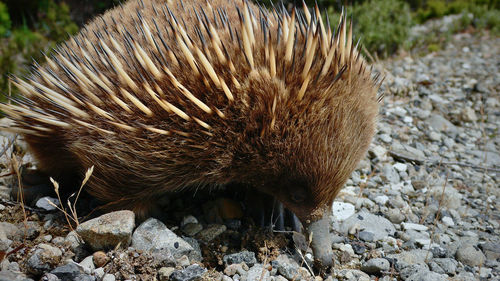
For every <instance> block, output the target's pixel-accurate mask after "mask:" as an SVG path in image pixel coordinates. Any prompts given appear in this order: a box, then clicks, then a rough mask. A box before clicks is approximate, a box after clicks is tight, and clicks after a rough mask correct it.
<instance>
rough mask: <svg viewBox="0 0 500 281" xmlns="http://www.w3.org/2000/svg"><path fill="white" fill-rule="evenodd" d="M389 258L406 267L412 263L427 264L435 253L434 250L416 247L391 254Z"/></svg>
mask: <svg viewBox="0 0 500 281" xmlns="http://www.w3.org/2000/svg"><path fill="white" fill-rule="evenodd" d="M387 258H388V259H393V260H395V263H396V264H399V265H400V266H403V267H404V266H407V265H411V264H426V263H427V261H428V260H429V261H430V260H431V259H432V258H433V255H432V252H429V251H426V250H419V249H415V250H411V251H407V252H401V253H399V254H389V255H387Z"/></svg>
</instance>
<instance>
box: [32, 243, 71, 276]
mask: <svg viewBox="0 0 500 281" xmlns="http://www.w3.org/2000/svg"><path fill="white" fill-rule="evenodd" d="M61 258H62V252H61V250H60V249H59V248H56V247H54V246H51V245H48V244H38V245H37V246H36V247H35V248H34V249H33V251H32V253H31V255H30V257H29V258H28V261H27V264H26V267H27V269H28V272H30V273H32V274H35V275H40V274H43V273H44V272H47V271H49V270H51V269H53V268H55V267H56V266H57V265H58V264H59V262H60V261H61Z"/></svg>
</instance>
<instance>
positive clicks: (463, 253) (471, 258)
mask: <svg viewBox="0 0 500 281" xmlns="http://www.w3.org/2000/svg"><path fill="white" fill-rule="evenodd" d="M456 258H457V260H458V261H460V262H463V263H464V264H466V265H469V266H479V265H482V264H483V263H484V260H485V259H486V257H485V256H484V254H483V252H481V250H479V249H478V248H477V247H475V246H473V245H470V244H468V245H467V244H466V245H462V246H460V247H458V249H457V253H456Z"/></svg>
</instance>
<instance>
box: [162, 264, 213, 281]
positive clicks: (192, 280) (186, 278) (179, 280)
mask: <svg viewBox="0 0 500 281" xmlns="http://www.w3.org/2000/svg"><path fill="white" fill-rule="evenodd" d="M206 271H207V270H206V269H205V268H202V267H201V266H199V265H197V264H193V265H190V266H188V267H186V268H185V269H183V270H176V271H174V272H172V274H171V275H170V280H172V281H196V280H200V279H201V276H202V275H203V274H204V273H205V272H206Z"/></svg>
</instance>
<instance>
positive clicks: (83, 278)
mask: <svg viewBox="0 0 500 281" xmlns="http://www.w3.org/2000/svg"><path fill="white" fill-rule="evenodd" d="M50 273H51V274H54V275H55V276H57V277H58V278H59V279H60V280H61V281H70V280H75V281H77V280H78V281H95V280H96V279H95V277H94V276H90V275H87V274H85V273H83V272H82V268H81V267H79V266H78V265H76V264H75V263H68V264H66V265H63V266H59V267H57V268H55V269H54V270H52V271H51V272H50Z"/></svg>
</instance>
